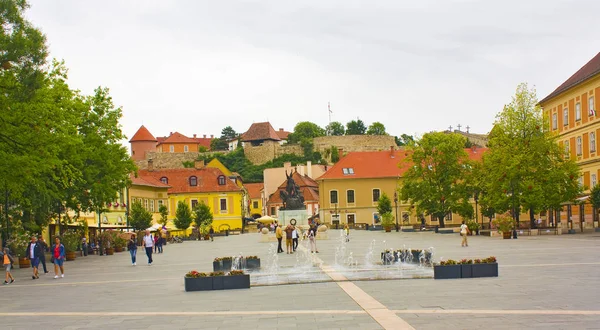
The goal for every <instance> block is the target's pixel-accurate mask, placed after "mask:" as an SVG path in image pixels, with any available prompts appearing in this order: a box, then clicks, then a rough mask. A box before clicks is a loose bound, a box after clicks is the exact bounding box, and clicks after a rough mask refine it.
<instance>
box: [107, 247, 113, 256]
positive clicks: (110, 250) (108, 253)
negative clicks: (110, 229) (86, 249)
mask: <svg viewBox="0 0 600 330" xmlns="http://www.w3.org/2000/svg"><path fill="white" fill-rule="evenodd" d="M105 252H106V255H107V256H112V255H113V254H115V249H113V248H106V251H105Z"/></svg>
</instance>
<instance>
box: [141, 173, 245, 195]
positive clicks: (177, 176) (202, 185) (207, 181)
mask: <svg viewBox="0 0 600 330" xmlns="http://www.w3.org/2000/svg"><path fill="white" fill-rule="evenodd" d="M221 175H224V174H223V172H221V170H219V169H218V168H213V167H204V168H202V169H195V168H178V169H164V170H155V171H148V170H140V171H139V176H141V177H148V176H149V177H152V178H154V179H156V180H160V179H161V178H162V177H166V178H167V180H168V184H169V186H170V187H171V188H169V191H168V192H169V194H179V193H190V192H228V191H240V190H241V188H240V187H238V186H237V185H236V184H235V183H233V182H231V180H229V179H228V178H225V185H219V181H218V177H219V176H221ZM192 176H195V177H196V178H197V181H198V184H197V185H196V186H190V181H189V179H190V177H192Z"/></svg>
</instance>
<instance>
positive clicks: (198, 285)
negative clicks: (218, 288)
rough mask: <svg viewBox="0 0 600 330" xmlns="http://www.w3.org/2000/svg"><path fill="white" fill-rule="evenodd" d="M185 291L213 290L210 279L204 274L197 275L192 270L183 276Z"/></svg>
mask: <svg viewBox="0 0 600 330" xmlns="http://www.w3.org/2000/svg"><path fill="white" fill-rule="evenodd" d="M184 286H185V291H187V292H189V291H207V290H212V289H213V280H212V277H208V275H207V274H206V273H199V272H198V271H195V270H192V271H191V272H189V273H187V274H185V277H184Z"/></svg>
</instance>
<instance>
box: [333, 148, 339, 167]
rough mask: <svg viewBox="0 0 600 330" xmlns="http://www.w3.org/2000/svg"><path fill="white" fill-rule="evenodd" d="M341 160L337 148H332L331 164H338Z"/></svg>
mask: <svg viewBox="0 0 600 330" xmlns="http://www.w3.org/2000/svg"><path fill="white" fill-rule="evenodd" d="M339 160H340V152H339V150H338V148H337V147H336V146H331V162H332V163H334V164H335V163H337V162H338V161H339Z"/></svg>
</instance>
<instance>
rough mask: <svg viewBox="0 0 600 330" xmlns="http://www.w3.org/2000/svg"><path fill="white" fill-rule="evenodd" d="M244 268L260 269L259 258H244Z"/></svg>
mask: <svg viewBox="0 0 600 330" xmlns="http://www.w3.org/2000/svg"><path fill="white" fill-rule="evenodd" d="M246 269H260V259H246Z"/></svg>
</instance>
